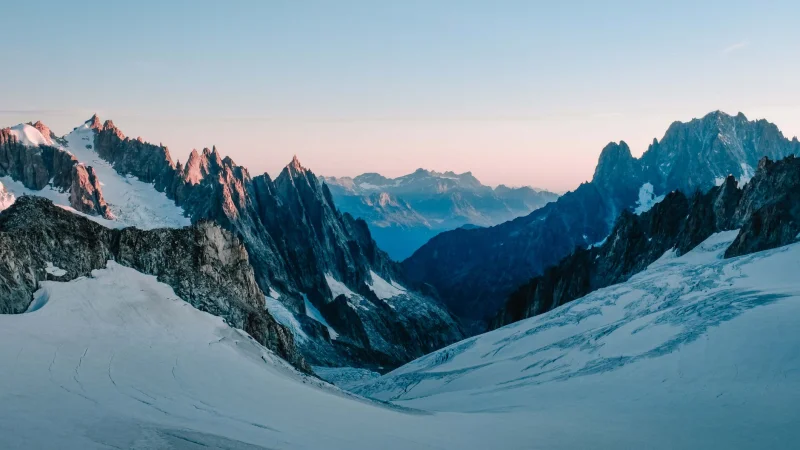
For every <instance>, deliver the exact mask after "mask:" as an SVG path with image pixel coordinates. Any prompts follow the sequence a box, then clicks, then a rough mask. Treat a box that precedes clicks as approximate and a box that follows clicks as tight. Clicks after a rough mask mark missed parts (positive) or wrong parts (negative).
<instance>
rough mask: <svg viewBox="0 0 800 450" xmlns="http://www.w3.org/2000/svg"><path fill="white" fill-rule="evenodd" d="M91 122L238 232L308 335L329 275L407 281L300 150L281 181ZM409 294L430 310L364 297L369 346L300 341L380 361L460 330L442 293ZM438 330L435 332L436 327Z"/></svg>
mask: <svg viewBox="0 0 800 450" xmlns="http://www.w3.org/2000/svg"><path fill="white" fill-rule="evenodd" d="M89 125H90V126H91V127H92V128H93V129H94V130H95V131H96V137H95V142H94V147H95V149H96V150H97V152H98V154H99V155H100V156H101V157H102V158H103V159H105V160H106V161H108V162H110V163H111V164H112V165H113V167H114V168H115V170H117V172H119V173H121V174H125V175H133V176H135V177H137V178H139V180H141V181H145V182H150V183H153V184H154V186H155V188H156V189H157V190H159V191H162V192H164V193H165V194H166V195H167V197H169V198H171V199H173V200H174V201H175V203H176V204H177V205H179V206H181V207H182V208H183V209H184V211H185V212H186V213H187V215H189V216H190V217H191V219H192V222H193V223H194V222H198V221H203V220H210V221H213V222H215V223H217V224H219V225H220V226H222V227H223V228H224V229H226V230H229V231H231V232H233V233H234V234H235V235H236V236H238V237H240V239H241V240H242V242H243V243H244V245H245V248H246V249H247V252H248V254H249V261H250V264H252V266H253V269H254V271H255V279H256V282H257V284H258V285H259V287H260V288H261V290H262V291H264V292H270V291H271V290H275V291H277V292H279V293H281V297H280V301H281V302H283V303H284V304H285V305H286V307H287V308H288V309H290V310H291V311H292V312H294V313H295V314H297V315H299V316H300V318H301V319H300V320H301V322H303V324H304V325H303V326H304V330H306V331H307V333H308V334H311V335H314V336H316V335H317V334H316V333H317V331H318V328H319V327H318V326H317V325H314V324H312V323H310V321H311V320H312V319H308V320H306V314H305V313H306V308H305V303H304V300H303V299H304V296H307V297H308V299H309V301H310V302H311V303H312V304H313V305H315V307H316V308H318V309H319V310H320V311H323V312H322V314H326V312H329V313H332V310H329V309H328V308H326V305H327V304H328V303H329V302H332V301H334V294H333V293H332V292H331V290H330V287H329V286H328V283H327V281H326V275H329V276H331V277H333V278H335V279H336V280H338V281H339V282H341V283H343V284H344V285H346V286H348V287H349V289H351V290H352V291H354V292H359V291H360V290H362V289H364V288H365V287H366V284H367V283H368V282H370V281H371V277H370V272H371V271H374V272H375V273H377V274H380V276H381V277H384V278H386V279H391V280H398V281H402V271H401V270H400V268H399V266H398V265H397V264H396V263H394V262H392V261H391V260H390V259H389V257H388V256H387V255H386V254H385V253H384V252H382V251H380V250H379V249H378V247H377V245H376V244H375V242H374V241H373V240H372V237H371V235H370V233H369V229H368V228H367V225H366V223H365V222H364V221H362V220H356V219H354V218H353V217H352V216H350V215H349V214H342V213H340V212H339V211H338V210H337V209H336V206H335V205H334V202H333V198H332V196H331V193H330V191H329V189H328V187H327V186H325V185H323V184H322V183H320V182H319V180H318V179H317V177H316V176H315V175H314V174H313V173H312V172H311V171H310V170H308V169H306V168H304V167H303V166H302V164H300V162H299V160H298V159H297V158H296V157H295V158H294V159H293V160H292V162H291V163H290V164H289V165H288V166H287V167H286V168H284V169H283V171H282V172H281V173H280V175H279V176H278V177H277V178H276V179H275V180H272V179H271V178H270V177H269V176H268V175H267V174H264V175H259V176H256V177H251V176H250V174H249V173H248V171H247V170H246V169H245V168H243V167H241V166H237V165H236V164H235V163H234V161H233V160H232V159H230V158H228V157H226V158H222V157H221V155H220V153H219V152H218V151H217V149H216V148H215V147H212V149H211V150H209V149H203V151H202V152H196V151H193V152H192V153H191V154H190V156H189V159H188V160H187V161H186V164H185V165H182V164H180V163H173V161H172V157H171V156H170V153H169V151H168V150H167V148H166V147H163V146H156V145H152V144H148V143H146V142H141V141H139V140H134V139H130V138H126V137H125V135H124V134H123V133H122V132H121V131H119V130H118V129H117V128H116V127H115V126H114V124H113V123H112V122H110V121H106V122H105V123H103V124H102V125H100V121H99V119H97V118H96V117H95V118H93V119H92V120H91V121H90V122H89ZM409 298H413V299H414V301H415V302H417V303H419V304H421V305H422V307H421V309H422V310H423V311H426V314H425V315H418V314H414V313H413V312H412V311H410V310H409V309H408V308H406V309H403V308H397V309H392V308H388V307H385V303H383V302H382V301H381V302H379V303H380V305H382V306H377V305H378V304H372V303H369V304H365V308H366V309H363V310H359V314H358V316H359V319H358V320H359V321H361V322H362V325H363V326H364V327H365V328H366V329H368V330H372V333H371V334H370V335H369V339H370V342H369V344H368V345H367V344H366V343H365V342H364V340H363V339H353V340H351V341H349V342H344V341H342V342H339V341H336V340H334V341H331V340H330V339H321V340H318V341H317V342H303V343H302V345H304V346H307V347H304V350H305V351H306V355H308V357H309V358H310V359H312V361H313V362H314V363H316V364H342V363H346V364H355V365H360V364H364V363H365V362H366V363H368V364H373V363H374V362H375V361H381V363H380V364H384V363H385V364H387V365H388V364H391V365H399V364H402V363H403V362H406V361H408V360H410V359H413V358H415V357H417V356H421V355H422V354H423V353H422V352H427V351H432V350H434V349H435V348H432V347H431V346H432V345H447V344H449V343H451V342H454V341H455V340H458V339H460V338H461V337H462V336H463V334H462V333H461V330H460V328H459V326H458V325H457V324H456V322H455V321H454V320H453V318H452V317H451V316H450V315H449V313H448V312H447V311H446V309H445V308H443V307H442V306H441V305H439V304H438V303H437V302H435V301H434V300H432V299H430V298H427V297H424V296H422V295H419V294H414V293H409ZM347 317H352V316H347ZM330 319H331V320H333V319H334V317H333V316H332V317H331V318H330ZM386 323H391V324H398V323H399V324H403V325H402V326H403V327H408V328H413V329H415V330H428V333H421V336H419V337H418V336H417V334H416V331H415V332H414V333H412V334H409V333H408V332H403V331H400V330H399V329H398V327H397V326H391V327H389V326H385V325H384V324H386ZM342 326H343V327H344V328H346V329H355V328H356V327H358V325H357V324H348V325H342ZM432 333H436V335H435V336H430V334H432ZM319 335H321V336H324V333H320V334H319ZM422 336H424V337H422ZM409 342H411V344H410V345H407V344H409ZM354 346H355V347H354ZM345 347H346V348H345ZM437 348H438V347H437ZM407 349H411V350H410V351H408V350H407ZM314 358H317V359H314Z"/></svg>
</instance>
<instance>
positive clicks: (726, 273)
mask: <svg viewBox="0 0 800 450" xmlns="http://www.w3.org/2000/svg"><path fill="white" fill-rule="evenodd" d="M736 234H737V233H736V231H730V232H724V233H720V234H715V235H713V236H711V237H710V238H708V239H707V240H705V241H704V242H703V243H702V244H701V245H699V246H698V247H697V248H695V249H694V250H692V251H690V252H688V253H687V254H685V255H683V256H681V257H675V256H674V255H672V254H669V255H665V257H664V258H662V259H660V260H659V261H657V262H656V263H654V264H652V265H651V266H650V267H649V268H648V269H647V270H645V271H643V272H641V273H639V274H637V275H635V276H633V277H632V278H631V279H630V280H628V281H627V282H625V283H621V284H618V285H615V286H611V287H607V288H604V289H600V290H598V291H595V292H593V293H591V294H589V295H588V296H586V297H583V298H581V299H579V300H576V301H574V302H571V303H568V304H566V305H564V306H561V307H559V308H557V309H555V310H553V311H550V312H549V313H546V314H543V315H541V316H538V317H534V318H531V319H527V320H523V321H520V322H517V323H515V324H513V325H509V326H506V327H503V328H501V329H498V330H495V331H492V332H489V333H486V334H483V335H480V336H476V337H473V338H470V339H468V340H465V341H462V342H459V343H457V344H454V345H452V346H450V347H448V348H445V349H442V350H439V351H437V352H435V353H432V354H430V355H427V356H425V357H423V358H420V359H418V360H416V361H414V362H412V363H409V364H407V365H405V366H403V367H401V368H399V369H397V370H395V371H393V372H391V373H389V374H387V375H384V376H383V377H381V378H378V379H376V380H373V381H371V382H368V383H366V384H363V385H361V386H360V387H359V388H356V389H355V391H356V392H358V393H361V394H364V395H369V396H371V397H373V398H377V399H383V400H391V401H392V402H393V403H395V404H399V405H403V406H408V407H414V408H423V409H427V410H434V411H448V412H461V413H485V412H487V411H495V412H502V413H503V414H504V415H506V416H507V417H515V416H516V415H518V414H523V413H524V412H531V413H532V414H534V416H535V418H533V417H532V418H531V421H530V422H529V423H528V424H527V425H526V426H527V427H530V428H534V429H540V428H541V429H543V430H541V432H540V434H539V433H537V438H536V439H534V440H533V441H532V442H535V443H536V444H539V445H541V447H542V448H698V449H699V448H736V449H740V448H760V447H762V446H763V445H764V444H765V443H768V444H767V445H768V446H770V447H773V448H792V447H793V446H794V445H796V442H797V440H798V439H800V435H799V434H798V430H797V429H796V427H794V426H793V423H795V422H796V421H797V420H799V419H800V410H798V408H797V407H796V404H797V402H798V401H800V389H799V388H800V376H798V375H800V353H798V352H797V349H798V348H800V337H799V336H798V334H797V333H796V332H795V330H796V328H797V327H798V326H800V281H799V279H798V278H797V277H796V276H795V275H794V274H795V273H796V272H797V271H798V270H800V244H792V245H789V246H786V247H781V248H777V249H773V250H767V251H763V252H759V253H754V254H751V255H747V256H741V257H736V258H729V259H724V258H723V254H724V252H725V248H727V247H728V246H729V245H730V244H731V243H732V242H733V240H734V239H735V237H736ZM564 429H569V430H571V433H565V434H562V435H559V436H558V439H557V440H556V442H551V439H552V438H553V436H554V435H558V434H559V433H560V432H563V430H564Z"/></svg>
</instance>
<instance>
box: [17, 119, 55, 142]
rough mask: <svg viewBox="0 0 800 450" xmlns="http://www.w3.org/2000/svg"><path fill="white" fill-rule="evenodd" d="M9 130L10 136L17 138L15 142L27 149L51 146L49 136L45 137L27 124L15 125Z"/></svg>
mask: <svg viewBox="0 0 800 450" xmlns="http://www.w3.org/2000/svg"><path fill="white" fill-rule="evenodd" d="M10 130H11V135H12V136H14V137H16V138H17V142H19V143H20V144H22V145H25V146H28V147H38V146H40V145H52V144H53V143H52V142H51V141H50V137H49V136H48V137H45V136H44V135H42V133H41V132H40V131H39V130H37V129H36V128H35V127H32V126H30V125H28V124H27V123H21V124H19V125H15V126H13V127H11V128H10Z"/></svg>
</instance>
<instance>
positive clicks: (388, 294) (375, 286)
mask: <svg viewBox="0 0 800 450" xmlns="http://www.w3.org/2000/svg"><path fill="white" fill-rule="evenodd" d="M369 275H370V277H372V283H371V284H368V285H367V286H369V288H370V289H371V290H372V292H374V293H375V295H376V296H377V297H378V298H379V299H381V300H388V299H390V298H392V297H397V296H398V295H403V294H405V293H406V289H405V288H404V287H403V286H401V285H399V284H398V283H396V282H394V280H392V281H386V280H384V279H383V278H381V276H380V275H378V274H377V273H375V272H374V271H372V270H370V271H369Z"/></svg>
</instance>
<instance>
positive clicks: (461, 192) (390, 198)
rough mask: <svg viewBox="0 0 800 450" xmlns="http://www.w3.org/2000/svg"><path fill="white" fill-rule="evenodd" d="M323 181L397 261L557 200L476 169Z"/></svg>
mask: <svg viewBox="0 0 800 450" xmlns="http://www.w3.org/2000/svg"><path fill="white" fill-rule="evenodd" d="M323 180H324V181H325V183H326V184H327V185H328V186H329V188H330V190H331V194H333V198H334V201H335V202H336V205H337V207H338V208H339V209H341V210H342V211H345V212H349V213H350V214H352V215H353V216H355V217H358V218H362V219H364V220H365V221H367V223H368V224H369V227H370V231H371V232H372V236H373V237H374V238H375V241H376V242H377V243H378V246H379V247H380V248H381V249H382V250H384V251H386V252H387V253H389V256H391V257H392V258H393V259H395V260H402V259H404V258H407V257H408V256H410V255H411V254H412V253H413V252H414V251H415V250H416V249H417V248H419V247H420V246H422V245H423V244H425V243H426V242H427V241H428V240H429V239H430V238H432V237H433V236H435V235H437V234H438V233H441V232H443V231H448V230H453V229H456V228H460V227H462V226H464V225H471V226H476V227H487V226H492V225H497V224H498V223H502V222H505V221H507V220H511V219H513V218H516V217H520V216H524V215H526V214H529V213H530V212H531V211H533V210H535V209H537V208H541V207H542V206H544V205H545V204H546V203H548V202H551V201H553V200H555V199H556V198H558V195H557V194H554V193H552V192H548V191H544V190H539V189H534V188H531V187H527V186H526V187H519V188H511V187H508V186H504V185H500V186H498V187H496V188H491V187H489V186H485V185H483V184H481V182H480V181H478V179H477V178H475V177H474V176H473V175H472V173H471V172H466V173H462V174H456V173H454V172H444V173H441V172H434V171H429V170H425V169H418V170H416V171H415V172H413V173H410V174H408V175H405V176H402V177H398V178H386V177H384V176H382V175H380V174H377V173H365V174H362V175H359V176H357V177H355V178H350V177H342V178H336V177H327V178H323Z"/></svg>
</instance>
